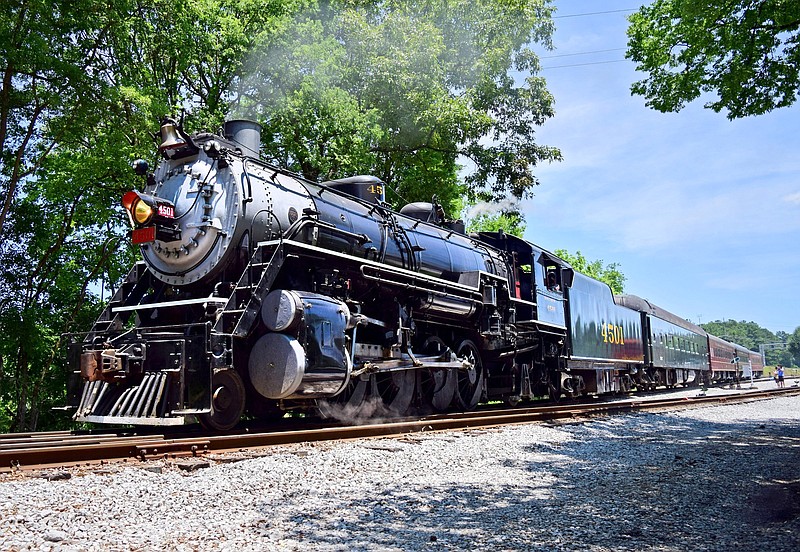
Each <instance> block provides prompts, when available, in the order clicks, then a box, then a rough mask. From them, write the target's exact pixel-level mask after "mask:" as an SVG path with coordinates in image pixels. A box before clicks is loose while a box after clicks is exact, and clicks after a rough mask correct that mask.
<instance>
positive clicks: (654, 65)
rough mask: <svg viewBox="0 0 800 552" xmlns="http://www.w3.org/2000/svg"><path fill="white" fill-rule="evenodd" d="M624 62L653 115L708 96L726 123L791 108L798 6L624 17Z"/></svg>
mask: <svg viewBox="0 0 800 552" xmlns="http://www.w3.org/2000/svg"><path fill="white" fill-rule="evenodd" d="M628 39H629V40H628V52H627V57H628V58H630V59H632V60H633V61H635V62H636V63H637V69H638V70H639V71H644V72H646V73H648V74H649V75H648V77H647V78H645V79H644V80H641V81H639V82H636V83H634V84H633V86H632V91H633V93H634V94H639V95H641V96H644V97H645V98H646V99H647V105H648V106H650V107H652V108H654V109H657V110H659V111H663V112H668V111H679V110H680V109H682V108H683V107H684V106H685V105H686V104H687V103H688V102H690V101H693V100H695V99H697V98H699V97H700V96H701V95H703V94H706V93H709V92H711V93H715V94H716V98H715V99H713V100H711V101H709V102H707V103H706V104H705V107H709V108H711V109H713V110H714V111H717V112H719V111H721V110H723V109H725V110H727V112H728V118H729V119H736V118H740V117H746V116H748V115H760V114H763V113H766V112H768V111H771V110H773V109H775V108H779V107H786V106H789V105H792V104H793V103H794V102H795V100H796V99H797V94H798V85H800V71H798V67H800V2H796V1H794V0H736V1H730V2H713V1H711V0H656V1H655V2H653V3H652V4H651V5H649V6H643V7H641V8H640V9H639V12H638V13H636V14H634V15H632V16H631V17H630V27H629V28H628Z"/></svg>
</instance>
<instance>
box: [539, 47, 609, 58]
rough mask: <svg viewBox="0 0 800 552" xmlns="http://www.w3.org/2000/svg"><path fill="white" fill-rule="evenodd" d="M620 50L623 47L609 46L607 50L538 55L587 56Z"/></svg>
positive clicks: (559, 56)
mask: <svg viewBox="0 0 800 552" xmlns="http://www.w3.org/2000/svg"><path fill="white" fill-rule="evenodd" d="M620 50H625V48H609V49H607V50H592V51H591V52H575V53H574V54H556V55H554V56H540V57H539V59H552V58H561V57H572V56H587V55H589V54H602V53H605V52H619V51H620Z"/></svg>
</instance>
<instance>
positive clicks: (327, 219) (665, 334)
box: [69, 119, 725, 430]
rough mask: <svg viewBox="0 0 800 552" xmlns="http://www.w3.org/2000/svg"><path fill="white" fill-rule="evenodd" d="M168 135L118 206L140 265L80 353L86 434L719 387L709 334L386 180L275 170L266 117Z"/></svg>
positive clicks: (80, 407)
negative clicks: (395, 198)
mask: <svg viewBox="0 0 800 552" xmlns="http://www.w3.org/2000/svg"><path fill="white" fill-rule="evenodd" d="M160 141H161V143H160V146H159V152H160V155H161V157H162V158H163V159H162V161H161V162H160V163H159V166H158V167H157V168H156V169H155V171H153V172H150V168H149V167H148V165H147V163H146V162H144V161H138V162H137V163H135V170H136V172H137V173H138V174H140V175H142V177H143V178H144V180H145V185H144V187H143V190H142V191H130V192H128V193H127V194H125V196H124V197H123V201H122V202H123V206H124V207H125V209H126V212H127V213H128V215H129V218H130V223H131V226H132V232H131V238H132V241H133V243H134V244H137V245H138V246H139V247H140V250H141V255H142V260H141V261H139V262H137V263H136V264H135V265H134V266H133V267H132V269H131V271H130V273H129V274H128V276H127V277H126V279H125V281H124V283H123V284H122V285H121V287H120V288H119V289H118V290H117V291H116V293H115V294H114V296H113V297H112V299H111V300H110V301H109V303H108V305H107V306H106V308H105V310H104V311H103V312H102V314H101V315H100V317H99V318H98V319H97V321H96V322H95V324H94V325H93V327H92V328H91V330H90V331H89V332H88V333H85V334H80V335H75V336H73V339H72V341H71V343H70V347H69V356H70V364H71V366H72V367H73V373H74V378H73V385H72V386H71V389H72V391H71V397H72V399H73V401H72V402H73V406H75V407H76V408H77V410H76V413H75V420H77V421H81V422H95V423H110V424H132V425H180V424H187V423H193V422H194V421H195V420H199V421H200V422H201V423H202V424H203V425H204V426H206V427H208V428H212V429H216V430H225V429H230V428H232V427H233V426H234V425H235V424H236V423H237V422H238V421H239V420H240V419H241V418H242V416H244V415H247V416H252V417H261V418H271V417H280V416H283V414H284V413H285V412H286V411H287V410H301V411H309V412H316V413H320V414H323V415H327V416H336V415H337V412H340V411H347V412H348V413H349V414H350V415H353V414H356V413H358V412H364V411H366V409H368V408H369V409H375V408H376V407H377V408H378V409H379V410H380V411H381V412H382V413H384V414H386V413H389V414H397V415H401V414H404V413H407V412H417V411H445V410H447V409H450V408H454V409H471V408H474V407H475V406H476V405H477V404H478V403H480V402H481V401H485V400H490V399H492V400H494V399H501V400H504V401H506V402H507V403H508V404H516V403H517V402H519V401H520V400H523V399H531V398H534V397H537V396H550V397H552V398H554V399H558V398H559V397H562V396H564V395H567V396H575V395H579V394H586V393H606V392H614V391H628V390H631V389H634V388H636V389H651V388H654V387H656V386H659V385H667V386H673V385H677V384H684V385H689V384H697V383H699V382H701V381H703V380H705V381H710V379H712V377H713V373H712V366H711V364H710V356H709V336H708V335H707V334H706V333H705V332H704V331H703V330H702V329H701V328H699V327H697V326H694V325H692V324H690V323H688V322H686V321H685V320H682V319H680V318H679V317H676V316H674V315H671V314H670V313H667V312H666V311H664V310H662V309H659V308H658V307H655V306H653V305H651V304H650V303H648V302H647V301H645V300H643V299H639V298H636V297H633V296H623V297H616V298H615V297H614V296H613V295H612V294H611V291H610V289H609V288H608V286H606V285H605V284H602V283H601V282H598V281H596V280H593V279H591V278H589V277H586V276H584V275H582V274H579V273H576V272H575V271H574V270H573V269H572V267H570V266H569V264H568V263H567V262H565V261H564V260H562V259H560V258H558V257H557V256H556V255H553V254H552V253H550V252H548V251H546V250H544V249H541V248H539V247H537V246H535V245H533V244H531V243H528V242H526V241H524V240H522V239H520V238H518V237H515V236H512V235H508V234H505V233H503V232H502V231H500V232H480V233H477V234H471V235H467V234H466V233H465V230H464V224H463V223H462V222H460V221H453V220H448V219H447V218H446V217H445V214H444V212H443V210H442V208H441V207H440V206H439V205H437V204H436V203H435V202H431V203H412V204H409V205H406V206H404V207H403V208H402V209H400V211H399V212H395V211H393V210H391V209H390V208H389V207H388V205H387V204H386V202H385V196H384V188H385V185H384V183H383V182H381V181H380V180H379V179H378V178H375V177H372V176H355V177H350V178H344V179H341V180H335V181H328V182H322V183H316V182H311V181H309V180H307V179H304V178H302V177H301V176H299V175H297V174H294V173H292V172H290V171H287V170H284V169H282V168H280V167H277V166H273V165H270V164H267V163H264V162H262V161H260V160H259V159H258V151H259V148H260V126H259V125H258V124H257V123H254V122H251V121H243V120H236V121H228V122H226V123H225V125H224V129H223V131H222V132H221V133H220V134H219V135H216V134H211V133H200V134H196V135H193V136H189V135H188V134H186V133H185V132H184V130H183V129H182V128H181V126H180V125H179V124H177V123H176V122H175V121H173V120H169V119H166V120H164V122H163V123H162V126H161V132H160ZM720 341H721V340H720ZM723 343H725V342H723Z"/></svg>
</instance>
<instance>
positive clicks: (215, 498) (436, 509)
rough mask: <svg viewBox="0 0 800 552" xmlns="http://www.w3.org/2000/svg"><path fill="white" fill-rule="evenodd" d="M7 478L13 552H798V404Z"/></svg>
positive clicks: (6, 525) (7, 527) (1, 526)
mask: <svg viewBox="0 0 800 552" xmlns="http://www.w3.org/2000/svg"><path fill="white" fill-rule="evenodd" d="M264 454H265V456H262V457H256V458H250V459H245V460H241V461H238V462H233V463H231V462H222V461H214V459H213V457H211V460H210V462H207V464H209V465H208V466H207V467H201V466H205V465H206V464H200V466H198V467H199V469H194V470H193V469H190V468H191V467H192V466H191V465H189V464H184V465H183V466H182V468H183V469H181V467H179V466H178V463H176V462H148V463H145V464H139V463H133V462H130V463H128V465H123V466H120V465H111V466H105V467H100V466H98V467H91V468H83V469H71V470H69V471H66V470H59V471H46V472H41V473H24V474H16V475H8V476H6V477H4V478H3V479H0V550H75V551H78V550H231V551H233V550H236V551H240V550H342V551H344V550H489V549H491V550H670V551H672V550H674V551H679V550H680V551H683V550H760V549H763V550H770V551H781V550H786V551H790V550H791V551H794V550H798V549H800V397H798V396H794V397H782V398H776V399H771V400H763V401H757V402H751V403H745V404H738V405H728V406H715V407H704V408H695V409H688V410H681V411H675V412H666V413H638V414H630V415H625V416H617V417H612V418H598V419H593V420H589V421H584V422H579V423H570V424H562V425H549V424H530V425H520V426H512V427H506V428H500V429H490V430H472V431H466V432H454V433H430V434H414V435H410V436H407V437H404V438H401V439H396V440H395V439H392V440H390V439H380V440H358V441H350V442H345V443H336V444H320V445H316V446H312V445H302V446H301V445H298V446H294V447H285V448H282V449H279V450H272V451H266V452H264Z"/></svg>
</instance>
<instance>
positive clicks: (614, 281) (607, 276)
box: [554, 249, 627, 294]
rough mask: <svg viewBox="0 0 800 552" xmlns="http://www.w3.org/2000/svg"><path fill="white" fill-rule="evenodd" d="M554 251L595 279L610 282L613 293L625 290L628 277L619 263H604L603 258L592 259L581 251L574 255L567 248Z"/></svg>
mask: <svg viewBox="0 0 800 552" xmlns="http://www.w3.org/2000/svg"><path fill="white" fill-rule="evenodd" d="M554 253H555V254H556V255H558V256H559V257H561V258H562V259H564V260H565V261H567V262H568V263H569V264H571V265H572V268H574V269H575V270H577V271H578V272H580V273H581V274H586V275H587V276H590V277H592V278H594V279H595V280H600V281H601V282H604V283H606V284H608V286H609V287H610V288H611V291H612V293H615V294H619V293H622V292H623V291H625V280H626V279H627V278H626V277H625V275H624V274H623V273H622V272H621V271H620V270H619V264H617V263H609V264H607V265H603V261H602V260H601V259H599V260H595V261H590V260H589V259H587V258H586V257H584V256H583V254H582V253H581V252H580V251H578V252H577V253H575V254H574V255H573V254H572V253H570V252H568V251H567V250H566V249H556V250H555V252H554Z"/></svg>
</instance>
